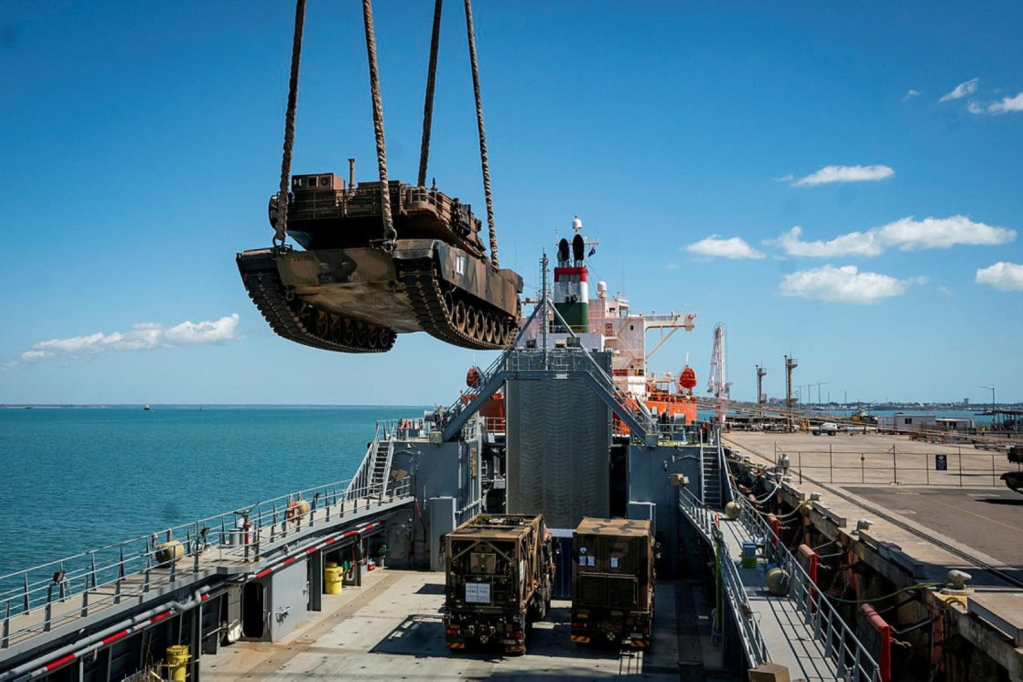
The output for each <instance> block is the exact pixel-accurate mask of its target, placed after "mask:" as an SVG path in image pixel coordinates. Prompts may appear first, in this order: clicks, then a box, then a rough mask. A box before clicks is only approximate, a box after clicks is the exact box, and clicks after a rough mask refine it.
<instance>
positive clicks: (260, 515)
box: [0, 477, 414, 649]
mask: <svg viewBox="0 0 1023 682" xmlns="http://www.w3.org/2000/svg"><path fill="white" fill-rule="evenodd" d="M347 484H348V481H339V482H337V483H330V484H327V485H323V486H318V487H316V488H310V489H308V490H303V491H300V492H297V493H292V494H290V495H283V496H280V497H276V498H273V499H271V500H266V501H264V502H259V503H257V504H255V505H253V506H252V507H250V508H248V509H246V510H238V511H234V512H228V513H226V514H219V515H216V516H211V517H208V518H205V519H201V520H199V521H194V522H192V523H188V524H182V525H179V526H174V527H172V528H168V529H165V530H161V531H159V532H156V533H153V534H150V535H143V536H139V537H136V538H132V539H130V540H126V541H124V542H120V543H116V544H112V545H107V546H106V547H101V548H99V549H95V550H91V551H89V552H83V553H80V554H75V555H72V556H69V557H65V558H63V559H58V560H56V561H50V562H47V563H44V564H40V565H38V566H34V567H31V568H28V569H25V570H22V571H17V572H15V573H10V574H8V575H4V576H0V623H2V630H0V649H5V648H8V647H9V646H10V645H11V644H12V642H19V641H23V640H24V639H26V638H29V637H32V636H35V635H38V634H41V633H43V632H48V631H50V630H52V629H53V628H55V627H58V626H60V625H63V624H64V623H65V622H69V621H71V620H74V619H76V618H79V617H86V616H88V615H89V614H90V613H92V612H95V611H96V610H97V609H99V608H105V607H106V606H109V605H111V604H119V603H121V602H122V601H123V600H124V599H127V598H130V597H139V596H141V595H143V594H145V593H148V592H151V591H153V590H155V589H158V588H160V587H163V586H166V585H173V584H174V583H176V582H178V581H179V580H183V579H185V576H186V575H187V574H194V573H198V572H199V571H201V570H203V568H204V567H205V568H208V567H209V562H211V561H216V562H222V563H223V562H226V563H228V564H237V563H249V562H254V561H259V560H262V559H264V558H266V557H268V556H271V555H272V554H273V553H275V552H277V551H279V550H280V549H281V548H282V547H283V546H285V545H287V543H289V542H291V541H292V539H293V538H294V537H295V536H296V535H297V534H299V533H302V532H305V531H308V530H310V529H313V528H316V527H318V526H323V525H326V524H328V523H329V524H336V523H337V522H338V521H340V520H341V519H344V518H346V517H351V516H355V515H356V514H359V513H365V512H367V511H370V510H372V509H373V508H378V507H382V506H384V505H385V504H387V505H389V504H391V503H395V502H404V501H406V499H408V498H411V496H412V494H413V491H414V488H413V487H412V478H411V477H409V478H406V479H404V480H402V481H398V482H396V483H394V484H393V485H392V486H390V488H389V490H388V491H387V493H386V494H385V495H384V494H373V491H370V490H369V489H368V486H364V487H362V488H360V489H357V490H351V489H346V486H347ZM299 501H304V502H307V503H308V505H309V506H308V509H306V508H304V507H305V505H299V504H298V502H299ZM165 542H177V543H179V544H180V546H177V545H173V546H171V547H164V548H163V551H161V544H163V543H165ZM176 555H177V556H179V558H177V559H176V560H170V557H174V556H176ZM103 588H105V589H103ZM72 599H75V600H77V605H76V606H75V607H74V608H69V607H60V606H59V605H60V604H62V603H67V602H71V601H72ZM40 610H41V611H42V612H43V615H42V618H40V619H36V618H32V619H29V622H30V623H31V624H30V625H28V626H25V627H22V628H18V627H17V626H16V624H15V623H12V619H14V618H16V617H19V616H23V615H28V614H30V613H33V612H39V611H40Z"/></svg>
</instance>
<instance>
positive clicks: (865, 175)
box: [792, 166, 895, 187]
mask: <svg viewBox="0 0 1023 682" xmlns="http://www.w3.org/2000/svg"><path fill="white" fill-rule="evenodd" d="M893 175H895V171H894V170H892V169H891V168H890V167H889V166H825V167H824V168H821V169H820V170H819V171H817V172H816V173H813V174H811V175H807V176H806V177H805V178H800V179H799V180H796V181H795V182H794V183H792V184H793V186H794V187H812V186H813V185H823V184H826V183H829V182H865V181H868V180H884V179H885V178H890V177H891V176H893Z"/></svg>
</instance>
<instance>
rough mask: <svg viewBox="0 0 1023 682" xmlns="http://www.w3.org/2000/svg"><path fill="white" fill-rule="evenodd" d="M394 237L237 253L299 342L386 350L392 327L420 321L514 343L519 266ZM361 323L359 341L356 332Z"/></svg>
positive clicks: (457, 336) (414, 327) (457, 338)
mask: <svg viewBox="0 0 1023 682" xmlns="http://www.w3.org/2000/svg"><path fill="white" fill-rule="evenodd" d="M394 247H395V248H394V250H393V251H392V252H388V251H385V250H384V249H381V248H375V247H370V246H363V247H351V248H345V249H318V250H314V251H294V250H276V251H275V250H271V249H259V250H255V251H246V252H244V253H241V254H238V257H237V262H238V268H239V271H240V273H241V275H242V281H243V283H244V284H245V287H246V289H247V290H248V291H249V295H250V297H252V298H253V300H254V301H255V302H256V304H257V307H259V308H260V311H261V312H262V313H263V315H264V317H265V318H266V319H267V321H268V322H269V323H270V326H271V327H272V328H273V329H274V331H275V332H277V333H278V334H279V335H281V336H282V337H284V338H287V339H290V340H292V341H296V342H298V343H303V344H305V345H310V346H314V347H318V348H324V349H327V350H336V351H341V352H384V351H387V350H390V348H391V347H392V346H393V344H394V335H395V334H403V333H412V332H417V331H425V332H427V333H428V334H430V335H431V336H434V337H437V338H439V339H441V340H443V341H445V342H448V343H452V344H454V345H458V346H462V347H465V348H473V349H479V350H490V349H499V348H504V347H506V346H507V345H509V344H510V343H511V341H512V340H513V337H514V332H515V330H516V329H517V325H518V318H519V308H518V305H519V303H518V295H519V292H521V291H522V280H521V278H520V277H519V276H518V275H517V274H516V273H514V272H512V271H511V270H496V269H494V268H492V267H491V266H490V265H489V263H488V262H486V261H484V260H481V259H479V258H477V257H474V256H473V255H472V254H469V253H467V252H465V251H464V250H462V249H460V248H458V247H455V246H451V245H449V244H447V243H445V242H443V241H441V240H437V239H399V240H397V242H396V243H395V245H394ZM269 299H273V300H272V301H270V300H269ZM281 310H285V311H286V312H285V313H284V315H283V316H284V317H290V318H292V319H291V320H290V324H288V323H287V322H288V320H285V321H284V322H282V321H281V320H280V318H281V317H282V313H281ZM360 325H362V326H363V327H364V328H365V331H364V334H363V335H364V336H365V337H366V338H365V340H364V343H358V342H357V341H358V339H357V338H356V336H358V335H359V329H361V328H362V327H360ZM346 336H347V341H346Z"/></svg>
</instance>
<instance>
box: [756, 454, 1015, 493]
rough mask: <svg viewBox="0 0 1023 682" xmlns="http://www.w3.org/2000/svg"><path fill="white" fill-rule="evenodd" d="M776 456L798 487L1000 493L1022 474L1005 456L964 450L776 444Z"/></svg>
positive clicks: (776, 461)
mask: <svg viewBox="0 0 1023 682" xmlns="http://www.w3.org/2000/svg"><path fill="white" fill-rule="evenodd" d="M774 453H775V456H774V461H775V463H776V464H777V463H778V462H780V459H781V456H782V454H785V455H787V456H788V458H789V467H790V468H791V470H792V471H791V473H793V474H795V475H796V476H798V477H799V482H800V483H802V482H803V478H804V475H805V477H806V478H807V479H808V480H812V481H815V482H817V483H836V484H842V483H885V484H891V483H894V484H897V485H947V486H958V487H960V488H961V487H964V486H994V487H1001V486H1002V485H1003V484H1002V482H1001V480H1000V479H1001V476H1002V474H1004V473H1006V472H1010V471H1019V470H1020V469H1021V467H1020V465H1019V464H1013V463H1011V462H1009V461H1008V459H1007V458H1006V456H1005V454H1001V453H992V452H976V451H973V452H963V448H962V447H957V448H956V451H955V452H945V453H941V452H938V453H923V452H904V451H899V449H898V447H897V446H895V445H893V446H891V447H890V448H888V449H887V450H886V451H884V452H878V451H874V452H865V451H864V450H858V449H855V448H852V449H850V448H841V447H838V448H836V447H834V445H832V444H830V443H829V444H828V447H827V448H826V449H820V450H792V449H784V450H783V449H782V448H779V447H778V445H777V444H775V446H774Z"/></svg>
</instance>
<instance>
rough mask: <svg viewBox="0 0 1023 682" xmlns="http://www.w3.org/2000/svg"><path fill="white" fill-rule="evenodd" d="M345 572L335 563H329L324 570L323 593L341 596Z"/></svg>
mask: <svg viewBox="0 0 1023 682" xmlns="http://www.w3.org/2000/svg"><path fill="white" fill-rule="evenodd" d="M344 570H345V569H343V568H342V567H340V566H338V565H337V563H336V562H334V561H329V562H327V567H326V568H324V569H323V591H324V592H325V593H326V594H341V578H342V576H343V574H344Z"/></svg>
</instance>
